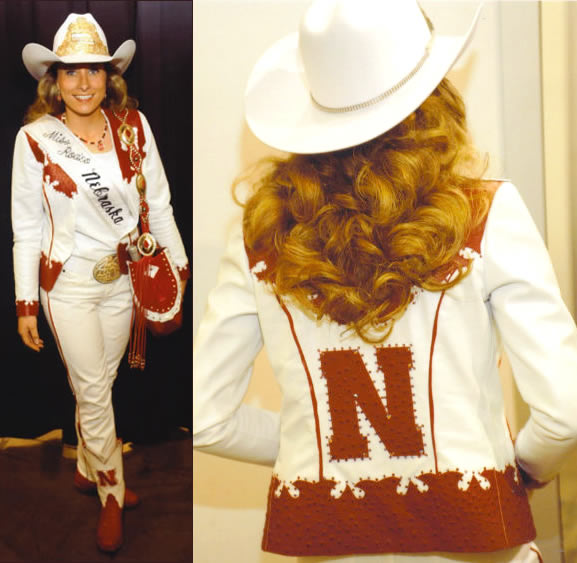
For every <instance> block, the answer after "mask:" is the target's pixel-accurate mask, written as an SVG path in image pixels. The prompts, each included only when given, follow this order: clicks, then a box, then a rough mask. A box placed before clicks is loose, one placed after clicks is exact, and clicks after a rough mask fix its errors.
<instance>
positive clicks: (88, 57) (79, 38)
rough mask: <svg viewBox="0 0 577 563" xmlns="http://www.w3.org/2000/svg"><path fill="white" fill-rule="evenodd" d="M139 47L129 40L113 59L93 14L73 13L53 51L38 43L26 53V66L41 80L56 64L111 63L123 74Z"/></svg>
mask: <svg viewBox="0 0 577 563" xmlns="http://www.w3.org/2000/svg"><path fill="white" fill-rule="evenodd" d="M135 50H136V44H135V42H134V41H133V40H132V39H128V40H127V41H125V42H124V43H122V45H120V47H118V49H117V50H116V51H115V53H114V54H113V55H112V56H111V55H110V53H109V51H108V43H107V41H106V36H105V35H104V31H102V28H101V27H100V25H99V24H98V22H97V21H96V20H95V19H94V17H93V16H92V14H69V15H68V17H67V18H66V20H65V21H64V23H63V24H62V25H61V26H60V27H59V28H58V31H57V32H56V35H55V36H54V43H53V48H52V51H51V50H50V49H48V48H46V47H44V46H43V45H39V44H38V43H28V44H27V45H26V46H25V47H24V49H23V50H22V60H23V61H24V66H26V69H27V70H28V72H30V74H31V75H32V76H34V78H36V79H37V80H39V79H40V78H42V76H44V74H45V73H46V71H47V70H48V69H49V68H50V66H51V65H52V64H54V63H57V62H59V63H63V64H77V63H108V62H109V63H111V64H112V65H114V66H115V67H116V68H117V69H118V71H119V72H120V73H123V72H124V71H125V70H126V69H127V68H128V65H129V64H130V62H131V61H132V57H133V56H134V51H135Z"/></svg>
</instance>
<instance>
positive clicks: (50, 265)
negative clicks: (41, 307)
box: [40, 252, 62, 291]
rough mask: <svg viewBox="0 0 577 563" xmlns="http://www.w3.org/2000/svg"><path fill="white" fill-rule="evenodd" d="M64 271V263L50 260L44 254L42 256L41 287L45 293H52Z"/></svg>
mask: <svg viewBox="0 0 577 563" xmlns="http://www.w3.org/2000/svg"><path fill="white" fill-rule="evenodd" d="M61 271H62V263H61V262H57V261H56V260H49V259H48V257H47V256H46V254H44V252H43V253H42V255H41V256H40V287H41V288H42V289H43V290H44V291H51V290H52V288H53V287H54V284H55V283H56V280H57V279H58V276H59V275H60V272H61Z"/></svg>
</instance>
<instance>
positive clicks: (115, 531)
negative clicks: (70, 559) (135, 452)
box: [85, 440, 125, 553]
mask: <svg viewBox="0 0 577 563" xmlns="http://www.w3.org/2000/svg"><path fill="white" fill-rule="evenodd" d="M85 455H86V461H87V462H88V466H89V467H90V470H91V474H92V475H94V476H95V478H96V487H97V491H98V496H99V498H100V502H101V504H102V508H101V511H100V517H99V519H98V530H97V532H96V543H97V544H98V547H99V549H100V550H101V551H105V552H108V553H112V552H115V551H117V550H118V549H119V548H120V546H121V545H122V539H123V534H122V508H123V505H124V494H125V486H124V471H123V467H122V442H121V441H120V440H117V441H116V447H115V448H114V450H113V451H112V453H111V454H110V455H109V456H108V458H107V459H104V458H100V457H98V456H95V455H94V454H93V453H92V452H91V451H90V450H88V449H86V451H85Z"/></svg>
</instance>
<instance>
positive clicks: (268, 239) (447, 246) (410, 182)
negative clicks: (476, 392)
mask: <svg viewBox="0 0 577 563" xmlns="http://www.w3.org/2000/svg"><path fill="white" fill-rule="evenodd" d="M268 162H269V164H270V165H271V168H270V170H268V172H267V173H266V174H265V175H264V176H263V177H261V179H260V181H259V182H258V183H257V185H256V186H255V188H256V189H255V191H254V193H253V194H252V195H251V196H250V197H249V199H248V200H247V202H246V203H245V204H244V207H245V209H244V219H243V227H244V237H245V245H246V248H247V251H248V253H249V255H250V254H253V255H258V256H261V257H266V260H265V261H266V264H267V268H266V270H265V271H264V272H261V273H260V274H259V277H260V278H261V279H262V280H263V281H265V282H269V283H270V284H271V285H272V286H273V288H274V291H275V292H276V293H277V295H279V296H282V297H283V298H288V299H290V300H291V301H292V302H294V303H296V304H297V305H298V306H299V307H300V308H301V309H302V310H303V311H305V312H308V313H310V314H312V315H313V316H314V317H316V318H317V319H320V318H323V317H325V316H326V317H329V318H330V319H332V320H334V321H336V322H338V323H340V324H343V325H346V326H347V327H348V328H349V329H351V330H354V331H355V332H356V333H357V334H358V335H359V336H360V337H361V338H362V339H363V340H365V341H367V342H372V343H374V342H382V341H383V340H385V339H386V337H387V336H388V334H389V333H390V331H391V330H392V327H393V325H394V322H395V320H396V319H398V318H399V317H400V316H401V315H402V314H403V313H404V311H405V310H406V308H407V307H408V305H409V303H410V302H411V300H412V299H413V298H414V291H415V288H422V289H425V290H429V291H439V290H444V289H447V288H448V287H452V286H453V285H455V284H457V283H459V282H460V281H461V280H462V279H463V277H464V276H466V275H467V274H468V272H469V269H470V263H468V262H466V263H465V264H466V265H465V267H463V259H462V258H460V257H459V251H460V250H461V249H462V248H463V246H464V244H465V242H466V241H467V238H468V237H469V236H470V234H471V232H472V230H473V229H474V228H475V227H476V226H478V225H479V224H480V223H481V222H482V221H483V219H484V217H485V215H486V213H487V209H488V206H489V195H488V191H487V190H485V189H484V186H483V182H482V181H481V179H480V178H481V174H482V172H484V168H485V164H486V163H485V162H482V161H481V159H480V158H479V157H478V155H477V153H476V151H475V150H474V148H473V147H472V145H471V144H470V142H469V137H468V133H467V126H466V119H465V106H464V103H463V100H462V98H461V97H460V95H459V94H458V92H457V91H456V90H455V88H454V87H453V86H452V85H451V84H450V82H449V81H448V80H446V79H445V80H443V81H442V82H441V83H440V84H439V86H438V87H437V88H436V89H435V91H434V92H433V93H432V94H431V95H430V96H429V97H428V98H427V99H426V100H425V102H423V104H422V105H421V106H420V107H419V108H418V109H417V110H415V111H414V112H413V113H412V114H411V115H409V116H408V117H407V118H406V119H405V120H404V121H402V122H401V123H400V124H398V125H397V126H395V127H394V128H393V129H391V130H389V131H387V132H386V133H384V134H382V135H381V136H379V137H377V138H376V139H373V140H371V141H368V142H366V143H364V144H362V145H359V146H356V147H353V148H350V149H345V150H341V151H337V152H332V153H326V154H314V155H290V156H288V157H287V158H284V159H270V160H269V161H268ZM475 168H478V173H477V174H475V173H474V169H475ZM481 169H482V170H481Z"/></svg>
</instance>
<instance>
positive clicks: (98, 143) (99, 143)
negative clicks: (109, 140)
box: [60, 113, 108, 151]
mask: <svg viewBox="0 0 577 563" xmlns="http://www.w3.org/2000/svg"><path fill="white" fill-rule="evenodd" d="M60 119H61V120H62V123H64V125H66V113H63V114H62V115H61V117H60ZM71 131H72V129H71ZM107 131H108V121H106V119H104V131H103V132H102V136H101V137H100V139H98V140H97V141H89V140H87V139H83V138H82V137H81V136H80V135H78V134H77V133H74V131H72V133H73V134H74V136H75V137H76V138H78V139H79V140H80V141H82V142H83V143H84V144H85V145H86V144H88V145H96V148H97V149H98V150H99V151H103V150H104V138H105V137H106V133H107Z"/></svg>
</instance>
